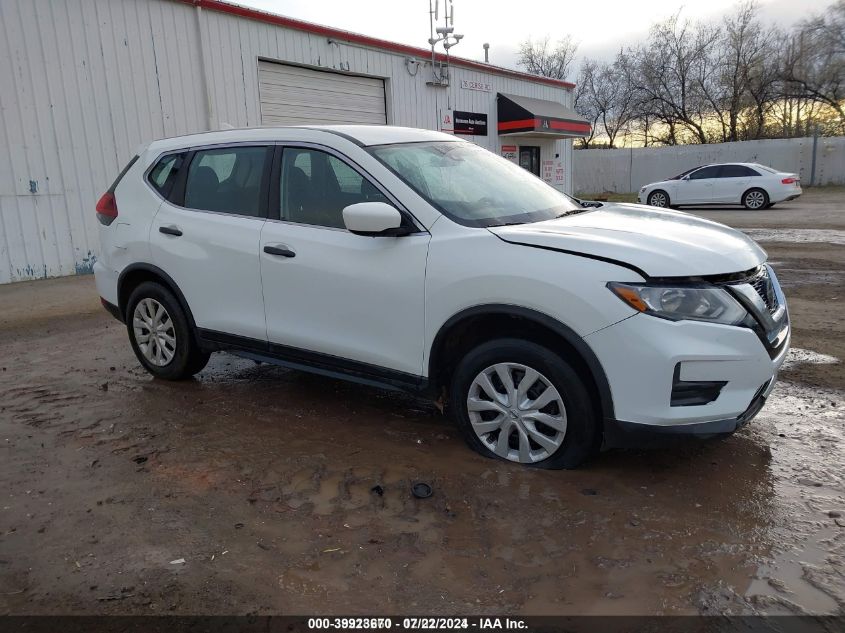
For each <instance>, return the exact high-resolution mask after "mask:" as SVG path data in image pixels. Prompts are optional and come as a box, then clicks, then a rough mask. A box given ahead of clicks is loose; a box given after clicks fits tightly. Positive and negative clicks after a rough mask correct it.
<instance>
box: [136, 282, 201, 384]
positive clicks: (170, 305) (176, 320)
mask: <svg viewBox="0 0 845 633" xmlns="http://www.w3.org/2000/svg"><path fill="white" fill-rule="evenodd" d="M126 328H127V330H128V332H129V340H130V342H131V343H132V350H133V351H134V352H135V356H137V358H138V360H139V361H140V363H141V364H142V365H143V366H144V369H146V370H147V371H148V372H150V373H151V374H152V375H153V376H155V377H156V378H163V379H165V380H182V379H185V378H190V377H191V376H193V375H194V374H196V373H197V372H199V371H201V370H202V369H203V368H204V367H205V366H206V364H207V363H208V359H209V354H208V353H206V352H203V351H202V350H201V349H200V348H199V345H198V344H197V341H196V337H194V333H193V332H192V331H191V326H190V324H189V322H188V319H187V316H186V315H185V312H184V310H183V309H182V306H181V305H180V304H179V301H178V300H177V299H176V297H174V296H173V293H172V292H170V291H169V290H168V289H167V288H165V287H164V286H162V285H160V284H157V283H154V282H149V281H148V282H144V283H142V284H141V285H139V286H138V287H137V288H136V289H135V290H134V291H133V292H132V294H131V295H130V297H129V301H128V303H127V306H126Z"/></svg>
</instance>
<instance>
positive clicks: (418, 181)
mask: <svg viewBox="0 0 845 633" xmlns="http://www.w3.org/2000/svg"><path fill="white" fill-rule="evenodd" d="M370 152H371V153H372V154H373V155H374V156H375V157H376V158H377V159H378V160H380V161H381V162H382V163H384V164H385V165H386V166H387V167H388V168H389V169H390V170H392V171H393V172H394V173H395V174H397V175H398V176H399V177H400V178H401V179H402V180H404V181H405V183H407V184H408V185H409V186H410V187H411V188H412V189H414V190H415V191H416V192H417V193H418V194H419V195H420V196H422V197H423V198H425V199H426V200H427V201H428V202H429V203H430V204H431V205H432V206H434V207H435V208H437V209H439V210H440V211H441V212H442V213H444V214H445V215H446V216H448V217H449V218H451V219H453V220H455V221H456V222H459V223H461V224H465V225H468V226H502V225H505V224H523V223H525V222H539V221H541V220H550V219H552V218H555V217H560V216H561V215H565V214H567V213H573V212H584V211H585V209H584V208H583V207H581V205H579V204H578V203H577V202H575V201H574V200H572V199H571V198H569V197H567V196H566V195H565V194H563V193H561V192H559V191H558V190H557V189H554V188H553V187H551V186H550V185H547V184H546V183H545V182H543V181H542V180H540V179H539V178H537V177H536V176H533V175H532V174H530V173H528V172H527V171H525V170H524V169H522V168H521V167H519V165H515V164H514V163H512V162H510V161H508V160H505V159H504V158H501V157H499V156H496V155H495V154H493V153H491V152H488V151H487V150H484V149H482V148H480V147H478V146H476V145H473V144H472V143H465V142H461V141H436V142H431V143H402V144H397V145H382V146H377V147H373V148H371V149H370Z"/></svg>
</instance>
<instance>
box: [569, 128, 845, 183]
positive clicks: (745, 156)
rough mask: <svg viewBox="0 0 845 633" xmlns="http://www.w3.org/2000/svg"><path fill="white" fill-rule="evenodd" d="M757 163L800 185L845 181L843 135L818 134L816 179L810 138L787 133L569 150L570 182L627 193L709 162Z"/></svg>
mask: <svg viewBox="0 0 845 633" xmlns="http://www.w3.org/2000/svg"><path fill="white" fill-rule="evenodd" d="M727 162H737V163H740V162H742V163H761V164H763V165H768V166H770V167H774V168H775V169H778V170H782V171H788V172H794V173H798V174H800V175H801V181H802V184H803V185H804V186H810V185H845V137H843V136H837V137H832V138H819V139H818V144H817V147H816V169H815V179H814V181H813V182H810V176H811V173H812V166H813V139H812V138H790V139H769V140H761V141H742V142H738V143H718V144H714V145H681V146H677V147H639V148H634V149H584V150H577V151H575V152H573V158H572V167H573V183H574V185H575V191H578V192H583V193H602V192H613V193H626V192H633V191H637V190H638V189H639V188H640V187H642V186H643V185H645V184H648V183H650V182H656V181H659V180H665V179H666V178H670V177H672V176H674V175H676V174H679V173H681V172H682V171H685V170H687V169H691V168H692V167H696V166H698V165H706V164H708V163H727Z"/></svg>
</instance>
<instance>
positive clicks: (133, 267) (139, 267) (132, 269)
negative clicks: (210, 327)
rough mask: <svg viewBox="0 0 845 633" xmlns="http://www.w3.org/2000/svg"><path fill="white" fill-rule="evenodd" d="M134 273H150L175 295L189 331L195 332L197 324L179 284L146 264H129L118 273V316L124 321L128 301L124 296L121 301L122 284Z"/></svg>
mask: <svg viewBox="0 0 845 633" xmlns="http://www.w3.org/2000/svg"><path fill="white" fill-rule="evenodd" d="M136 272H145V273H150V274H152V275H154V276H156V277H159V278H160V279H161V280H162V281H163V282H164V283H165V284H166V285H167V286H168V287H169V289H170V290H171V291H172V292H173V294H174V295H176V300H177V301H178V302H179V305H180V306H181V308H182V310H183V311H184V312H185V316H186V317H187V319H188V323H189V324H190V326H191V330H192V331H194V332H196V327H197V324H196V323H195V322H194V315H193V313H192V312H191V308H190V306H189V305H188V300H187V299H185V295H184V294H183V293H182V290H181V288H179V284H177V283H176V282H175V281H174V280H173V277H171V276H170V275H168V274H167V273H166V272H164V271H163V270H162V269H161V268H159V267H158V266H154V265H153V264H147V263H136V264H130V265H129V266H127V267H126V268H124V269H123V270H122V271H120V275H119V276H118V278H117V300H118V306H117V307H118V310H119V311H120V314H121V315H122V316H123V318H124V320H125V319H126V307H127V306H126V301H128V300H129V297H128V296H126V297H125V300H124V299H123V296H124V292H123V284H124V283H125V282H126V278H127V277H129V276H130V275H131V274H132V273H136Z"/></svg>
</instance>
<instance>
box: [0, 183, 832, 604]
mask: <svg viewBox="0 0 845 633" xmlns="http://www.w3.org/2000/svg"><path fill="white" fill-rule="evenodd" d="M696 213H698V212H697V211H696ZM700 214H701V215H704V216H707V217H710V218H713V219H716V220H719V221H722V222H725V223H728V224H730V225H732V226H735V227H738V228H742V229H754V230H753V231H751V234H752V235H754V236H755V238H756V239H759V240H760V241H761V243H762V244H763V246H764V248H766V250H767V251H768V252H769V254H770V258H771V260H772V261H773V262H774V263H775V265H776V267H777V270H778V271H779V274H780V277H781V281H782V282H783V284H784V286H785V290H786V293H787V297H788V300H789V302H790V310H791V314H792V320H793V323H794V333H793V348H794V352H793V353H792V355H791V357H790V359H789V361H788V365H787V366H786V367H785V369H784V371H783V372H782V375H781V382H780V383H779V384H778V386H777V388H776V389H775V391H774V393H773V395H772V397H771V399H770V401H769V403H768V405H767V407H766V408H765V409H764V410H763V412H762V413H761V414H760V415H759V416H758V417H757V418H756V420H755V421H754V422H753V423H751V424H750V425H749V426H748V427H746V428H745V429H743V430H742V431H740V432H739V433H737V434H736V435H734V436H733V437H730V438H727V439H723V440H717V441H709V442H684V443H681V444H678V445H673V446H670V447H664V448H661V449H655V450H648V451H613V452H606V453H603V454H602V455H601V456H599V457H598V458H597V459H596V460H595V461H594V462H593V463H592V464H591V465H590V466H589V467H588V468H585V469H582V470H578V471H561V472H547V471H537V470H529V469H524V468H519V467H517V466H513V465H510V464H507V463H501V462H496V461H491V460H487V459H484V458H482V457H479V456H477V455H475V454H474V453H472V452H470V451H469V449H467V448H466V447H465V446H464V445H463V443H462V441H461V440H460V438H459V437H458V435H457V433H456V432H455V430H454V429H453V428H452V426H451V425H450V423H449V422H448V420H447V419H446V418H444V417H443V416H441V415H440V413H439V412H438V411H437V410H436V409H435V408H434V407H433V406H431V405H430V404H428V403H426V402H420V401H416V400H413V399H410V398H408V397H403V396H396V395H395V394H391V393H388V392H384V391H380V390H377V389H373V388H367V387H362V386H359V385H351V384H347V383H343V382H339V381H335V380H331V379H328V378H322V377H317V376H311V375H307V374H303V373H298V372H294V371H288V370H284V369H281V368H277V367H271V366H267V365H256V364H255V363H252V362H248V361H245V360H242V359H238V358H236V357H233V356H229V355H225V354H218V355H216V356H215V357H214V358H213V359H212V362H211V363H210V365H209V367H208V369H206V370H205V371H204V372H203V373H202V374H201V375H200V376H199V378H198V379H197V380H194V381H190V382H185V383H178V384H171V383H164V382H158V381H155V380H153V379H151V378H150V377H149V376H148V375H147V374H146V373H145V372H144V371H142V370H141V369H140V367H139V365H138V363H137V362H136V360H135V358H134V356H133V355H132V352H131V350H130V347H129V344H128V342H127V338H126V332H125V330H124V328H123V326H122V325H120V324H119V323H118V322H117V321H115V320H113V319H112V318H111V317H110V316H108V315H107V314H106V312H105V311H104V310H102V308H101V307H100V305H99V302H98V299H97V296H96V292H95V289H94V284H93V279H92V278H91V277H76V278H68V279H59V280H47V281H40V282H33V283H21V284H15V285H10V286H0V307H1V308H0V480H2V483H3V485H2V489H0V494H1V495H2V499H0V614H64V613H76V614H101V613H103V614H106V613H107V614H114V613H122V614H162V613H178V614H200V613H202V614H240V613H261V614H271V613H346V614H356V613H361V614H363V613H380V614H384V613H388V614H398V613H407V612H414V613H438V614H445V613H485V614H504V613H508V614H523V615H528V614H531V615H538V614H596V613H601V614H685V613H714V612H726V611H729V612H731V613H805V612H808V613H838V614H843V613H845V564H843V560H845V450H844V449H843V439H844V437H843V436H845V426H843V423H845V365H843V363H842V362H841V361H840V359H843V358H845V317H843V316H842V308H841V302H842V300H843V299H845V248H843V244H845V239H843V238H845V191H843V190H842V189H839V190H818V191H808V192H807V193H806V194H805V195H804V196H803V197H802V198H800V199H799V200H797V201H795V202H792V203H787V204H783V205H778V206H777V207H775V208H773V209H770V210H767V211H763V212H748V211H740V210H708V211H703V212H701V213H700ZM416 480H424V481H427V482H430V483H431V484H432V486H433V487H434V495H433V496H432V497H431V498H430V499H427V500H416V499H414V498H412V497H411V495H410V494H409V486H410V483H411V482H412V481H416ZM374 486H381V489H382V492H383V494H381V495H380V494H377V493H375V492H373V491H372V488H373V487H374ZM182 559H184V562H177V561H181V560H182Z"/></svg>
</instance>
